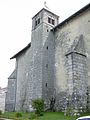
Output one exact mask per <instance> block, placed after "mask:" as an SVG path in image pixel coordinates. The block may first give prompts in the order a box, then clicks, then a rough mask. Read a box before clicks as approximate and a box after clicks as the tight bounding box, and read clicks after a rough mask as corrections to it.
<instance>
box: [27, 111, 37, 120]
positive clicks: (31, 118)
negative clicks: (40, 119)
mask: <svg viewBox="0 0 90 120" xmlns="http://www.w3.org/2000/svg"><path fill="white" fill-rule="evenodd" d="M36 118H37V116H36V114H35V113H31V114H30V117H29V119H30V120H33V119H36Z"/></svg>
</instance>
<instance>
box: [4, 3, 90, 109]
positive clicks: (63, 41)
mask: <svg viewBox="0 0 90 120" xmlns="http://www.w3.org/2000/svg"><path fill="white" fill-rule="evenodd" d="M58 19H59V17H58V16H57V15H56V14H54V13H52V12H50V11H49V10H47V9H45V8H43V9H42V10H40V11H39V12H38V13H37V14H36V15H35V16H34V17H33V18H32V35H31V43H29V44H28V45H27V46H26V47H25V48H24V49H22V50H21V51H20V52H18V53H17V54H16V55H14V56H13V57H12V58H11V59H13V58H16V68H15V70H16V73H17V74H16V84H15V85H16V86H15V87H12V89H15V91H14V93H15V102H14V105H15V109H12V110H16V111H30V108H31V104H32V100H33V99H37V98H42V99H44V103H45V110H48V109H50V106H51V103H52V102H53V108H54V109H55V110H57V111H64V110H65V109H66V108H67V107H72V108H73V109H74V110H77V111H79V110H80V111H86V110H87V106H88V109H89V110H90V97H89V94H90V89H89V88H90V4H88V5H87V6H85V7H84V8H82V9H81V10H79V11H78V12H76V13H75V14H73V15H72V16H70V17H69V18H67V19H66V20H65V21H63V22H62V23H60V24H59V23H58ZM8 88H11V86H10V84H8ZM8 91H9V89H8ZM11 94H12V93H11ZM7 96H8V97H9V98H10V94H9V92H7ZM8 103H11V101H10V100H8V102H7V104H8ZM73 103H74V104H73ZM6 109H7V111H9V109H10V107H9V106H8V107H6Z"/></svg>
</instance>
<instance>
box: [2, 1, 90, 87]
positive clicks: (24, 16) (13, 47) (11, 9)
mask: <svg viewBox="0 0 90 120" xmlns="http://www.w3.org/2000/svg"><path fill="white" fill-rule="evenodd" d="M44 1H45V0H0V41H1V44H0V86H1V87H6V86H7V81H8V77H9V76H10V74H11V73H12V72H13V70H14V68H15V60H10V57H12V56H13V55H14V54H16V53H17V52H18V51H20V50H21V49H22V48H24V47H25V46H26V45H27V44H28V43H29V42H30V41H31V25H32V17H33V16H34V15H35V14H36V13H37V12H38V11H39V10H41V9H42V8H43V7H44ZM46 2H47V6H48V7H49V8H50V10H51V11H52V12H54V13H56V14H57V15H59V16H60V22H61V21H62V20H64V19H65V18H67V17H69V16H70V15H72V14H73V13H75V12H76V11H78V10H79V9H81V8H82V7H84V6H85V5H87V4H88V3H90V0H46Z"/></svg>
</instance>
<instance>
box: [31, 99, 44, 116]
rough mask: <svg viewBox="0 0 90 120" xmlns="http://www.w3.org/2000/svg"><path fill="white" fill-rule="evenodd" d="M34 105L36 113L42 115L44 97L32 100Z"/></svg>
mask: <svg viewBox="0 0 90 120" xmlns="http://www.w3.org/2000/svg"><path fill="white" fill-rule="evenodd" d="M32 107H33V108H34V110H35V114H37V115H38V116H42V115H43V112H44V101H43V100H42V99H36V100H32Z"/></svg>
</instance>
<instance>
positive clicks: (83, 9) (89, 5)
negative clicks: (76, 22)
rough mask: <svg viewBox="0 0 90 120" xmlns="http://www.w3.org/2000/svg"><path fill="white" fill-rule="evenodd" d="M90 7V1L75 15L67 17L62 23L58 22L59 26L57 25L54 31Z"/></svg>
mask: <svg viewBox="0 0 90 120" xmlns="http://www.w3.org/2000/svg"><path fill="white" fill-rule="evenodd" d="M87 9H90V3H89V4H87V5H86V6H85V7H83V8H82V9H80V10H79V11H77V12H76V13H74V14H73V15H71V16H70V17H68V18H67V19H65V20H64V21H63V22H61V23H60V24H58V25H57V26H55V27H54V28H53V29H52V31H55V30H56V29H57V28H60V27H61V26H63V25H64V24H65V23H67V22H69V21H70V20H71V19H73V18H75V17H77V16H78V15H80V14H81V13H83V12H84V11H85V10H87Z"/></svg>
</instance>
